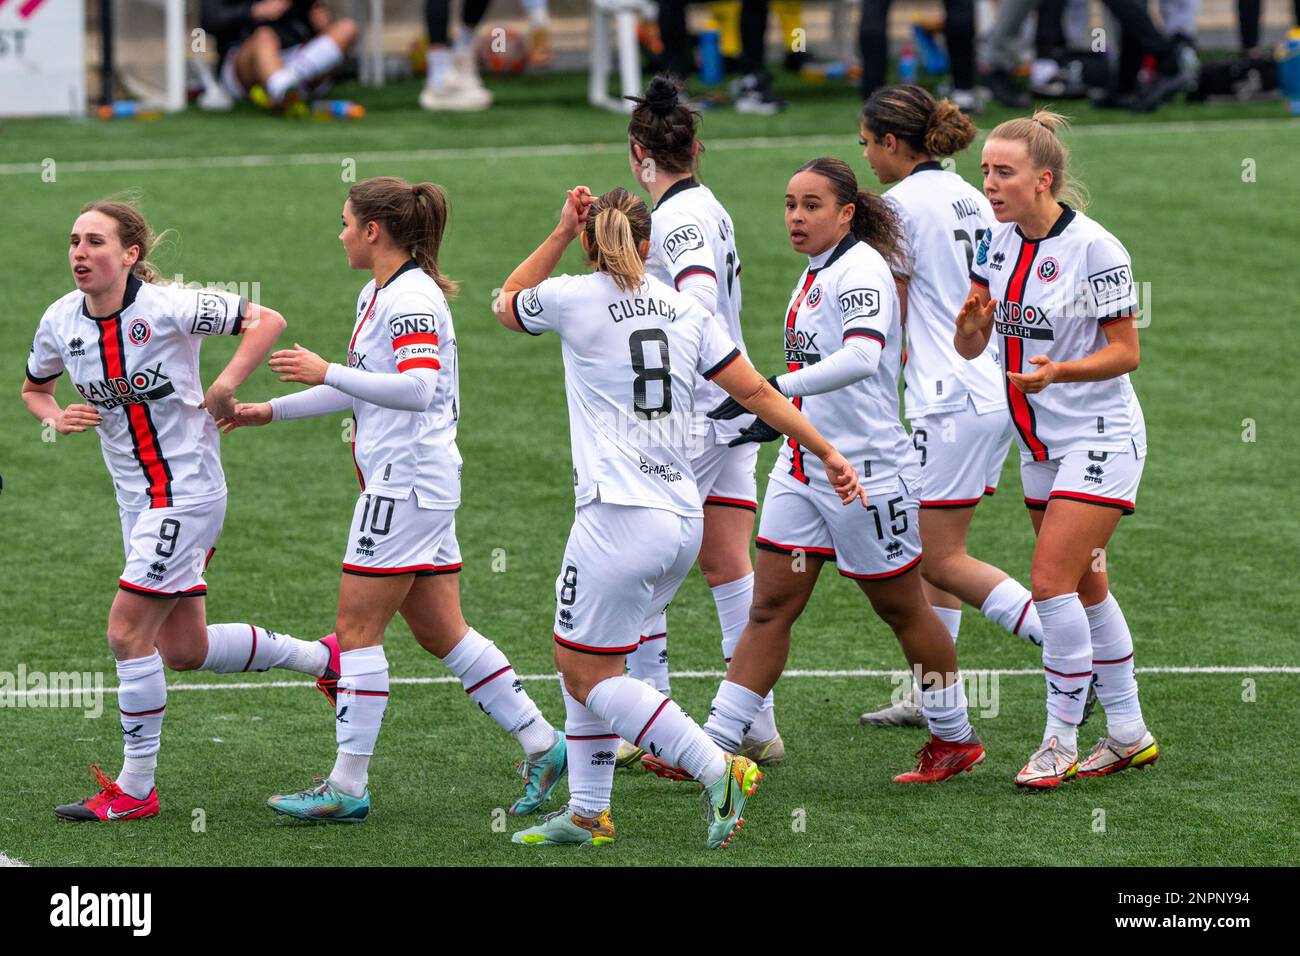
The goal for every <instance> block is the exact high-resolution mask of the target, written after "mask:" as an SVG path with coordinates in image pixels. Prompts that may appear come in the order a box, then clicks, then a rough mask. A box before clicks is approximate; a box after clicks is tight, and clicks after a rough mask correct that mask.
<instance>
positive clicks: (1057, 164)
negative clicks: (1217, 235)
mask: <svg viewBox="0 0 1300 956" xmlns="http://www.w3.org/2000/svg"><path fill="white" fill-rule="evenodd" d="M1064 125H1065V120H1064V118H1063V117H1061V116H1058V115H1057V114H1055V113H1049V112H1038V113H1035V114H1034V115H1033V117H1032V118H1028V119H1014V120H1008V121H1007V122H1005V123H1002V124H1001V125H1000V126H998V127H997V128H995V129H994V130H993V132H992V133H990V134H989V138H988V140H987V142H985V144H984V153H983V157H982V160H981V164H980V167H981V169H982V170H983V171H984V194H985V195H986V196H987V197H988V199H989V202H990V204H991V205H992V207H993V215H994V216H996V217H997V221H998V224H997V225H995V226H994V227H993V228H992V229H990V230H989V231H988V232H986V233H985V234H984V238H983V239H982V240H981V241H980V243H979V246H978V248H977V250H976V253H975V261H974V264H973V265H972V266H971V271H970V278H971V286H970V297H969V298H968V299H967V300H966V302H965V304H963V305H962V307H961V311H960V312H959V314H958V316H957V330H956V334H955V335H954V337H953V345H954V347H955V348H956V349H957V352H958V353H959V354H960V355H961V356H962V357H963V358H966V359H979V358H980V357H981V356H982V355H983V353H984V350H985V348H986V347H987V346H988V342H989V339H990V337H991V335H992V334H993V333H994V332H996V333H997V336H998V342H999V345H1000V347H1001V356H1002V368H1003V369H1004V370H1005V371H1006V377H1007V385H1006V390H1007V403H1008V405H1009V406H1010V407H1011V419H1012V421H1013V422H1014V423H1015V427H1016V437H1017V440H1018V441H1019V442H1020V448H1021V458H1020V461H1021V464H1020V477H1021V481H1022V483H1023V484H1024V489H1025V504H1026V505H1027V506H1028V507H1029V509H1030V512H1029V514H1030V517H1031V519H1032V520H1033V524H1034V531H1035V532H1036V533H1037V535H1038V542H1037V544H1036V546H1035V548H1034V561H1033V566H1032V569H1031V571H1030V577H1031V585H1032V588H1033V597H1034V607H1035V608H1036V609H1037V611H1038V617H1039V620H1040V621H1041V622H1042V629H1043V669H1044V671H1045V672H1046V677H1047V728H1046V730H1045V731H1044V732H1043V742H1042V746H1041V747H1040V748H1039V749H1038V750H1037V751H1035V752H1034V754H1033V755H1032V756H1031V757H1030V758H1029V762H1028V763H1027V764H1025V767H1024V769H1023V770H1021V771H1020V773H1019V774H1018V775H1017V776H1016V783H1017V784H1019V785H1021V786H1025V787H1039V788H1049V789H1050V788H1054V787H1056V786H1058V785H1059V784H1060V783H1062V782H1063V781H1065V780H1067V779H1069V778H1070V777H1071V776H1073V775H1074V774H1075V773H1076V771H1077V772H1078V774H1079V775H1080V776H1085V777H1091V776H1103V775H1105V774H1110V773H1115V772H1116V771H1119V770H1123V769H1124V768H1125V767H1140V766H1142V765H1144V764H1148V763H1151V762H1153V761H1154V760H1155V759H1156V757H1157V756H1158V755H1159V750H1158V748H1157V746H1156V740H1155V737H1153V736H1152V735H1151V732H1150V731H1149V730H1147V727H1146V724H1145V723H1144V722H1143V720H1142V708H1141V706H1140V705H1139V703H1138V688H1137V681H1136V680H1135V678H1134V673H1133V637H1132V635H1131V634H1130V633H1129V629H1128V624H1127V623H1126V622H1125V620H1124V614H1123V612H1122V611H1120V608H1119V605H1118V604H1117V603H1116V602H1115V598H1114V596H1113V595H1112V594H1111V593H1110V582H1109V578H1108V577H1107V574H1106V572H1105V565H1104V564H1102V565H1100V570H1099V569H1098V568H1099V566H1098V565H1097V563H1096V558H1097V555H1099V554H1100V555H1104V553H1105V548H1106V545H1107V544H1108V543H1109V542H1110V536H1111V534H1112V533H1113V532H1114V531H1115V526H1116V525H1117V524H1118V523H1119V518H1120V515H1122V514H1131V513H1132V512H1133V507H1134V501H1135V499H1136V498H1137V489H1138V482H1139V481H1140V480H1141V477H1142V466H1143V460H1144V459H1145V457H1146V449H1147V444H1146V425H1145V422H1144V421H1143V418H1142V407H1141V406H1140V405H1139V404H1138V400H1137V396H1136V395H1135V394H1134V392H1133V386H1132V385H1130V384H1129V377H1128V373H1129V372H1131V371H1133V369H1135V368H1137V366H1138V334H1137V327H1136V326H1135V324H1134V322H1133V315H1134V311H1135V309H1136V308H1137V296H1136V294H1135V293H1134V290H1133V267H1132V264H1131V263H1130V261H1129V255H1128V252H1127V251H1125V249H1124V247H1123V246H1122V245H1121V244H1120V242H1119V240H1117V239H1116V238H1115V237H1114V236H1112V235H1111V234H1110V233H1109V232H1107V231H1106V230H1105V229H1103V228H1102V227H1101V225H1099V224H1098V223H1096V222H1094V221H1093V220H1091V219H1089V218H1088V217H1087V216H1085V215H1084V214H1083V213H1082V212H1080V211H1079V209H1078V207H1079V206H1080V202H1079V200H1080V199H1082V198H1083V195H1084V194H1083V191H1082V189H1081V188H1080V187H1079V185H1078V184H1077V183H1075V182H1073V181H1072V179H1071V178H1070V175H1069V156H1068V154H1067V152H1066V149H1065V146H1064V145H1063V144H1062V143H1061V140H1060V136H1059V131H1060V129H1062V128H1063V126H1064ZM1065 199H1069V200H1071V203H1072V205H1067V203H1066V202H1064V201H1062V200H1065ZM1090 681H1091V682H1094V683H1095V685H1096V688H1097V696H1098V698H1099V699H1100V700H1101V703H1102V706H1103V707H1105V709H1106V721H1107V732H1106V736H1104V737H1102V738H1101V739H1100V740H1098V741H1097V746H1096V747H1095V748H1093V751H1092V753H1091V754H1090V755H1089V756H1088V757H1087V759H1086V760H1084V761H1083V762H1082V763H1080V762H1079V752H1078V726H1079V724H1080V722H1081V719H1082V714H1083V707H1084V699H1085V695H1086V693H1087V689H1088V684H1089V682H1090Z"/></svg>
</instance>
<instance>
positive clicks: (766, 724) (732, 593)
mask: <svg viewBox="0 0 1300 956" xmlns="http://www.w3.org/2000/svg"><path fill="white" fill-rule="evenodd" d="M709 590H710V591H712V592H713V603H714V604H716V605H717V607H718V623H719V624H720V625H722V661H723V663H725V664H730V663H731V658H732V655H733V654H735V653H736V645H737V644H739V643H740V635H741V634H743V633H744V632H745V625H746V624H748V623H749V605H750V604H752V603H753V601H754V573H753V572H752V571H751V572H750V573H749V574H747V575H745V576H744V577H743V578H737V579H736V580H735V581H729V582H728V583H726V584H719V585H718V586H717V587H716V588H710V589H709ZM775 708H776V698H775V697H773V696H772V692H771V691H770V690H769V691H768V692H767V696H766V697H764V698H763V706H761V707H760V708H759V709H758V713H757V714H756V715H755V716H754V720H753V722H752V725H751V726H750V728H749V737H748V739H750V740H761V741H766V740H771V739H772V738H773V737H775V736H776V709H775Z"/></svg>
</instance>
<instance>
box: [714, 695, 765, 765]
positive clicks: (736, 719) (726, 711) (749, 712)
mask: <svg viewBox="0 0 1300 956" xmlns="http://www.w3.org/2000/svg"><path fill="white" fill-rule="evenodd" d="M762 709H763V698H762V697H759V696H758V694H756V693H754V692H753V691H752V690H750V689H749V688H748V687H742V686H741V685H740V684H735V683H732V682H731V681H729V680H724V681H723V682H722V683H721V684H719V685H718V693H717V695H716V696H715V697H714V698H713V705H712V706H711V707H710V708H709V719H708V720H707V721H706V722H705V724H704V732H705V733H706V734H708V735H709V737H710V739H712V740H713V741H714V742H715V743H716V744H718V746H720V747H721V748H722V749H723V750H725V751H727V753H733V754H734V753H735V752H736V751H737V750H738V749H740V743H741V741H743V740H744V739H745V737H746V735H748V734H749V733H750V732H751V731H752V730H753V726H754V721H755V720H756V719H757V718H758V713H759V711H760V710H762Z"/></svg>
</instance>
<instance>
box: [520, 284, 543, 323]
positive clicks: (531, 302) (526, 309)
mask: <svg viewBox="0 0 1300 956" xmlns="http://www.w3.org/2000/svg"><path fill="white" fill-rule="evenodd" d="M515 301H516V302H517V303H518V304H519V311H520V312H522V313H523V314H524V315H528V316H532V317H533V318H536V317H537V316H539V315H541V314H542V297H541V296H540V295H538V294H537V290H536V289H525V290H524V291H523V292H520V293H519V295H518V296H517V297H516V299H515Z"/></svg>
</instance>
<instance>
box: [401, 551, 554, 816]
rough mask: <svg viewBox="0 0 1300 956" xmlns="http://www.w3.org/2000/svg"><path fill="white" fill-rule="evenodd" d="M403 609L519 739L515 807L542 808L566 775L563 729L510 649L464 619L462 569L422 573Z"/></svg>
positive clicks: (424, 639)
mask: <svg viewBox="0 0 1300 956" xmlns="http://www.w3.org/2000/svg"><path fill="white" fill-rule="evenodd" d="M401 615H402V617H403V619H404V620H405V621H406V623H407V625H408V626H409V627H410V628H411V633H412V634H414V635H415V639H416V641H418V642H419V644H420V646H421V647H423V648H424V649H425V650H426V651H428V652H429V653H430V654H432V655H433V656H434V657H436V658H438V659H439V660H440V661H442V662H443V663H444V664H445V665H447V667H448V669H450V670H451V672H452V673H453V674H454V675H455V676H456V677H457V678H458V679H459V680H460V682H461V685H462V686H463V687H464V688H465V693H466V694H468V695H469V697H470V699H471V700H473V701H474V702H475V703H476V704H478V705H479V708H480V709H482V711H483V712H484V713H485V714H487V715H488V716H489V717H491V718H492V719H493V720H494V721H496V722H497V724H498V726H500V727H501V729H502V730H504V731H505V732H506V733H508V734H510V736H512V737H514V738H515V740H517V741H518V742H519V746H520V747H521V748H522V749H523V752H524V759H523V760H522V761H520V762H519V763H518V764H517V765H516V769H517V770H518V771H519V774H520V776H522V777H523V778H524V795H523V796H522V797H520V798H519V799H518V800H516V801H515V802H514V804H513V805H512V806H511V807H510V812H511V813H513V814H523V813H532V812H534V811H535V810H537V809H538V808H539V807H540V806H541V805H542V804H543V803H545V802H546V800H547V798H549V797H550V795H551V792H552V791H553V790H554V789H555V787H556V785H557V784H558V783H559V782H560V778H561V777H562V776H563V775H564V771H565V768H566V748H565V745H564V735H563V734H561V733H559V732H557V731H556V730H555V728H554V727H552V726H551V724H550V723H548V722H547V720H546V718H545V717H543V716H542V712H541V711H540V710H539V709H538V708H537V705H536V704H535V703H533V700H532V698H531V697H529V696H528V692H527V691H526V690H524V686H523V683H522V682H521V681H520V680H519V678H518V675H516V674H515V670H514V668H513V667H511V666H510V661H508V660H507V659H506V656H505V654H503V653H502V652H501V650H500V649H499V648H498V647H497V646H496V644H494V643H493V642H492V641H489V640H488V639H487V638H486V637H484V636H483V635H482V634H480V633H479V632H478V631H476V630H474V629H473V628H472V627H470V626H469V624H467V623H466V622H465V617H464V615H463V614H462V613H461V608H460V574H459V573H458V572H453V573H450V574H433V575H423V576H420V577H417V578H416V579H415V583H414V584H413V585H412V586H411V590H410V591H409V592H408V593H407V595H406V600H405V601H403V603H402V606H401Z"/></svg>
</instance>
